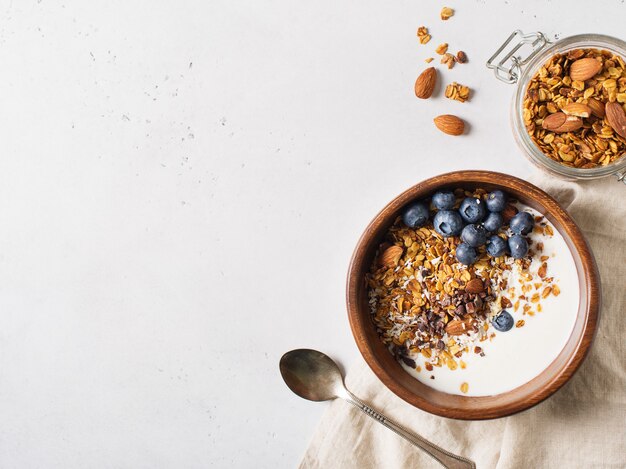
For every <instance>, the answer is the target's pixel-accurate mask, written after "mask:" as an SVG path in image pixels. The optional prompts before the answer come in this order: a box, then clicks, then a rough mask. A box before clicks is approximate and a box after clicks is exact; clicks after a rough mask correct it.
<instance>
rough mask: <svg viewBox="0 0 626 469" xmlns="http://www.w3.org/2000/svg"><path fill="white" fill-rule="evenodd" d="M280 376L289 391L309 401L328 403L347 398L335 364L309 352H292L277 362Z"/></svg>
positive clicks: (303, 350) (313, 352)
mask: <svg viewBox="0 0 626 469" xmlns="http://www.w3.org/2000/svg"><path fill="white" fill-rule="evenodd" d="M279 366H280V374H281V375H282V377H283V380H285V383H286V384H287V386H289V389H291V390H292V391H293V392H294V393H296V394H297V395H298V396H300V397H302V398H304V399H308V400H309V401H317V402H320V401H328V400H331V399H335V398H337V397H344V396H345V394H346V390H345V387H344V385H343V376H342V375H341V371H340V370H339V367H338V366H337V364H336V363H335V362H334V361H333V360H332V359H331V358H330V357H329V356H328V355H326V354H324V353H322V352H318V351H317V350H311V349H297V350H291V351H290V352H287V353H286V354H284V355H283V356H282V358H281V359H280V365H279Z"/></svg>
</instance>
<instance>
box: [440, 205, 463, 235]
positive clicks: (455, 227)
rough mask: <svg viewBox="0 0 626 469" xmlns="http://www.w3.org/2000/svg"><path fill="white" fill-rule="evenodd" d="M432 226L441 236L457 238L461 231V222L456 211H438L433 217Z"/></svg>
mask: <svg viewBox="0 0 626 469" xmlns="http://www.w3.org/2000/svg"><path fill="white" fill-rule="evenodd" d="M433 225H434V227H435V231H436V232H437V233H439V234H440V235H441V236H446V237H448V236H457V235H459V234H460V233H461V230H462V229H463V220H462V219H461V215H459V212H457V211H456V210H440V211H439V212H437V214H436V215H435V218H434V220H433Z"/></svg>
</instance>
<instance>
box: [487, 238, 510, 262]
mask: <svg viewBox="0 0 626 469" xmlns="http://www.w3.org/2000/svg"><path fill="white" fill-rule="evenodd" d="M506 247H507V244H506V241H505V240H503V239H502V238H500V236H492V237H491V238H489V239H488V240H487V254H489V255H490V256H492V257H500V256H502V255H504V253H505V252H506Z"/></svg>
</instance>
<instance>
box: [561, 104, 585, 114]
mask: <svg viewBox="0 0 626 469" xmlns="http://www.w3.org/2000/svg"><path fill="white" fill-rule="evenodd" d="M561 110H562V111H563V112H564V113H565V114H567V115H568V116H577V117H589V116H590V115H591V108H590V107H589V106H587V105H586V104H583V103H569V104H567V105H565V106H564V107H563V109H561Z"/></svg>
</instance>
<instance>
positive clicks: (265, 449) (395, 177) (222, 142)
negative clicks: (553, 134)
mask: <svg viewBox="0 0 626 469" xmlns="http://www.w3.org/2000/svg"><path fill="white" fill-rule="evenodd" d="M590 5H591V3H590V2H587V1H582V0H581V1H568V2H559V1H552V2H550V1H546V0H532V1H530V0H525V1H521V0H520V1H512V0H509V1H508V2H507V1H496V0H489V1H487V0H483V1H469V0H455V1H450V2H449V6H452V7H454V8H455V9H456V15H455V16H454V17H453V18H452V19H451V20H450V21H448V22H447V23H444V22H441V21H440V20H439V19H438V13H439V10H440V8H441V7H442V6H443V3H442V2H440V1H434V0H411V1H406V0H405V1H397V2H380V1H372V0H367V1H363V0H361V1H357V0H346V1H341V2H337V1H331V0H320V1H317V2H295V1H293V0H276V1H269V0H249V1H235V0H209V1H206V0H205V1H200V0H197V1H180V2H176V1H163V0H160V1H147V0H146V1H129V0H125V1H121V0H116V1H106V2H105V1H89V2H86V1H70V0H68V1H52V0H38V1H37V0H2V1H0V69H1V75H0V143H1V146H0V148H1V152H0V467H2V468H84V467H95V468H179V467H180V468H201V467H218V468H222V467H229V468H247V467H255V468H278V467H294V466H295V465H296V464H297V462H298V461H299V458H300V456H301V454H302V452H303V450H304V448H305V447H306V444H307V441H308V438H309V437H310V435H311V433H312V431H313V429H314V426H315V424H316V421H317V419H318V418H319V416H320V415H321V412H322V410H323V408H324V404H314V403H310V402H307V401H303V400H300V399H299V398H297V397H295V396H294V395H292V394H291V393H290V392H289V391H288V390H287V388H286V387H285V386H284V384H283V383H282V381H281V379H280V375H279V373H278V366H277V363H278V360H279V358H280V356H281V355H282V353H283V352H285V351H287V350H289V349H292V348H296V347H313V348H318V349H321V350H323V351H325V352H327V353H329V354H331V355H332V356H333V357H335V358H337V359H338V360H340V361H341V362H342V363H346V364H347V363H349V362H350V361H353V360H354V359H356V358H357V357H358V353H357V350H356V347H355V346H354V343H353V340H352V337H351V334H350V332H349V327H348V323H347V319H346V314H345V309H344V278H345V274H346V268H347V264H348V260H349V257H350V255H351V251H352V248H353V246H354V244H355V242H356V240H357V238H358V236H359V235H360V232H361V231H362V229H363V228H364V227H365V225H366V224H367V222H368V221H369V220H370V218H371V217H372V216H373V215H374V214H375V213H376V212H377V211H378V210H379V209H380V208H382V206H383V205H384V204H385V203H386V202H387V201H388V200H390V199H391V198H392V197H393V196H395V195H396V194H398V193H399V192H400V191H402V190H404V189H405V188H407V187H408V186H410V185H412V184H413V183H415V182H417V181H419V180H421V179H424V178H426V177H429V176H432V175H435V174H437V173H441V172H445V171H449V170H454V169H461V168H485V169H495V170H499V171H505V172H510V173H513V174H516V175H518V176H521V177H525V176H527V175H528V174H530V173H531V172H532V171H534V170H533V169H532V168H531V167H530V165H529V164H527V163H526V162H525V160H523V159H522V157H521V156H520V154H519V152H518V151H517V148H516V147H515V146H514V142H513V139H512V137H511V132H510V129H509V124H508V109H509V102H510V98H511V95H512V93H513V87H511V86H506V85H504V84H501V83H499V82H497V81H496V80H495V78H493V76H492V75H491V73H490V72H488V71H487V70H486V69H485V67H484V62H485V60H486V59H487V58H488V57H489V56H490V55H491V53H492V52H493V51H494V50H495V48H497V46H499V45H500V43H501V42H502V41H503V40H504V39H505V38H506V36H507V35H508V34H509V33H510V32H511V31H512V30H514V29H516V28H521V29H523V30H525V31H527V32H530V31H535V30H542V31H544V32H545V33H547V34H549V35H550V36H553V35H555V34H559V35H560V36H561V37H565V36H567V35H571V34H577V33H585V32H601V33H605V34H610V35H615V36H618V37H620V35H621V36H622V39H624V37H623V19H624V17H625V15H626V7H625V6H624V2H623V0H622V1H619V0H614V1H608V0H607V1H603V2H598V6H599V8H600V10H599V11H598V10H596V9H592V13H593V14H589V6H590ZM564 8H565V13H564ZM607 13H609V14H607ZM421 24H425V25H427V26H429V27H430V30H431V33H432V36H433V40H432V41H431V43H430V44H428V45H427V46H420V45H419V44H418V42H417V39H416V37H415V30H416V28H417V26H419V25H421ZM444 41H445V42H449V43H450V46H451V49H454V51H456V50H458V49H463V50H465V51H466V53H467V55H468V57H469V60H470V62H469V63H468V64H465V65H460V66H459V65H458V66H457V67H456V68H455V69H453V70H451V71H447V70H445V71H444V73H443V76H444V77H445V80H446V81H452V80H456V81H459V82H461V83H465V84H467V85H469V86H470V87H472V88H473V89H474V90H475V94H474V98H473V101H472V102H471V103H465V104H460V103H457V102H452V101H449V100H446V99H444V98H443V97H441V94H440V97H438V98H436V99H432V100H429V101H427V102H424V101H418V100H417V99H415V97H414V96H413V90H412V88H413V82H414V80H415V77H416V76H417V73H418V72H419V71H420V70H421V69H423V68H425V64H424V62H423V59H424V58H425V57H427V56H430V55H434V54H433V52H432V51H433V50H434V48H435V47H436V46H437V44H439V43H440V42H444ZM442 113H455V114H458V115H460V116H461V117H463V118H465V119H466V120H467V121H468V122H470V123H471V131H470V133H469V135H467V136H464V137H461V138H452V137H448V136H445V135H443V134H441V133H439V132H438V131H437V130H435V128H434V126H433V125H432V118H433V117H434V116H435V115H437V114H442Z"/></svg>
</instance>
